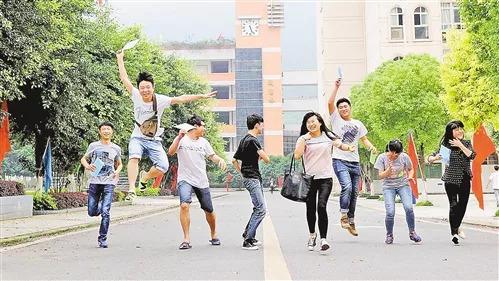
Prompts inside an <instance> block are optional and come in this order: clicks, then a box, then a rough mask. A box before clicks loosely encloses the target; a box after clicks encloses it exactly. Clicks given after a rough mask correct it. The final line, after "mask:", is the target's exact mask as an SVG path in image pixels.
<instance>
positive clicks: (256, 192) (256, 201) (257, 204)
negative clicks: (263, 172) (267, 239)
mask: <svg viewBox="0 0 499 281" xmlns="http://www.w3.org/2000/svg"><path fill="white" fill-rule="evenodd" d="M243 184H244V187H245V188H246V189H247V190H248V192H249V194H250V196H251V202H252V203H253V213H252V214H251V217H250V219H249V221H248V224H247V225H246V230H245V231H244V233H245V239H254V238H255V236H256V229H257V228H258V226H259V225H260V223H261V222H262V220H263V218H264V217H265V212H266V209H267V207H266V206H265V199H264V198H263V188H262V182H261V181H260V180H259V179H250V178H243Z"/></svg>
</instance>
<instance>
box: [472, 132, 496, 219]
mask: <svg viewBox="0 0 499 281" xmlns="http://www.w3.org/2000/svg"><path fill="white" fill-rule="evenodd" d="M473 149H474V150H475V153H476V156H475V159H473V162H471V173H472V174H473V179H472V180H471V188H472V190H473V193H475V197H476V199H477V200H478V206H479V207H480V209H482V210H483V190H482V163H483V161H485V159H487V157H488V156H489V155H490V154H492V153H494V152H495V151H496V147H495V145H494V143H493V142H492V140H491V139H490V137H489V136H488V135H487V131H485V127H484V126H483V125H480V127H478V129H477V130H476V132H475V133H474V134H473Z"/></svg>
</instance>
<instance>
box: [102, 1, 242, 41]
mask: <svg viewBox="0 0 499 281" xmlns="http://www.w3.org/2000/svg"><path fill="white" fill-rule="evenodd" d="M108 4H109V5H110V6H111V8H112V15H113V17H115V18H116V19H117V20H118V22H120V23H121V24H123V25H126V26H128V25H133V24H139V25H141V26H142V27H143V30H144V32H145V33H146V34H147V36H148V37H150V38H151V39H152V40H154V41H158V42H163V41H191V42H193V41H200V40H205V39H217V38H218V37H219V36H220V35H222V36H223V37H225V38H234V32H235V30H234V28H235V27H234V22H235V12H234V9H235V6H234V1H232V0H217V1H213V0H196V1H190V0H184V1H178V0H177V1H168V0H109V1H108Z"/></svg>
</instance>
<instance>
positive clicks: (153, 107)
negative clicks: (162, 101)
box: [152, 94, 158, 115]
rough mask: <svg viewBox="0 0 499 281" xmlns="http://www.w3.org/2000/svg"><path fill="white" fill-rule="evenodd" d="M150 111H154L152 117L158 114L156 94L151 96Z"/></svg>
mask: <svg viewBox="0 0 499 281" xmlns="http://www.w3.org/2000/svg"><path fill="white" fill-rule="evenodd" d="M152 110H154V115H157V114H158V101H157V100H156V94H152Z"/></svg>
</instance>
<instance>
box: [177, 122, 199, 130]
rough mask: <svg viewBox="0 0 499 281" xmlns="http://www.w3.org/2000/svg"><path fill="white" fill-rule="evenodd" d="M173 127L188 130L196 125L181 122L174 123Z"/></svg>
mask: <svg viewBox="0 0 499 281" xmlns="http://www.w3.org/2000/svg"><path fill="white" fill-rule="evenodd" d="M175 128H177V129H179V130H183V131H185V132H189V131H190V130H192V129H194V128H196V127H194V126H192V125H191V124H187V123H182V124H178V125H176V126H175Z"/></svg>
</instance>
